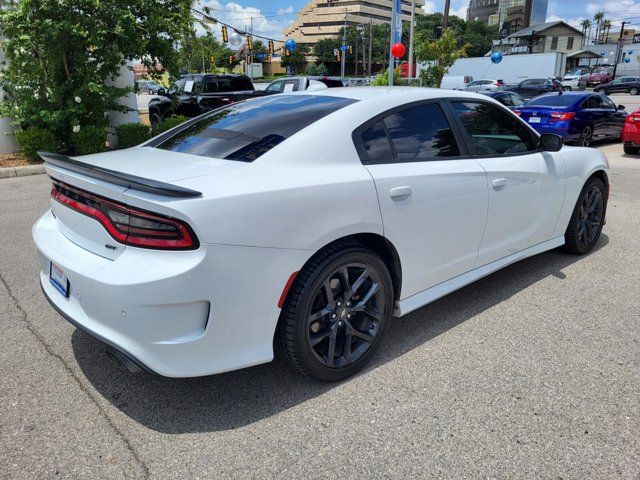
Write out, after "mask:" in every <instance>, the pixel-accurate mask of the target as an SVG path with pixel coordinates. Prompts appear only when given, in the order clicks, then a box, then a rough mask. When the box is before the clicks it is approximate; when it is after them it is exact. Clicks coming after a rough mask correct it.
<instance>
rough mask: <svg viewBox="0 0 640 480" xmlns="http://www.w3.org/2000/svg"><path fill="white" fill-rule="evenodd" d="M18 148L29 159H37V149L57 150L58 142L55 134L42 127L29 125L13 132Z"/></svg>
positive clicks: (58, 147)
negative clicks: (29, 126)
mask: <svg viewBox="0 0 640 480" xmlns="http://www.w3.org/2000/svg"><path fill="white" fill-rule="evenodd" d="M15 136H16V141H17V142H18V145H20V150H21V151H22V153H23V154H24V156H25V157H27V158H28V159H29V160H37V159H38V151H39V150H40V151H44V152H58V151H59V150H60V143H59V142H58V139H57V138H56V136H55V135H54V134H53V133H51V132H50V131H49V130H46V129H44V128H36V127H31V128H27V129H25V130H20V131H17V132H15Z"/></svg>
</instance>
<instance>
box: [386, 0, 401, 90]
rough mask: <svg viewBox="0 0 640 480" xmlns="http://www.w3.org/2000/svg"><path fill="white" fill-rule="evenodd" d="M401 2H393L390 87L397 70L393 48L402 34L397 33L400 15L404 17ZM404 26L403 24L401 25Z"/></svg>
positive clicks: (390, 41) (390, 35)
mask: <svg viewBox="0 0 640 480" xmlns="http://www.w3.org/2000/svg"><path fill="white" fill-rule="evenodd" d="M401 5H402V4H401V1H400V0H391V28H390V29H389V30H390V31H391V33H390V34H389V50H388V52H389V86H390V87H393V71H394V70H395V66H396V62H395V58H394V56H393V55H391V47H392V46H393V44H394V43H395V42H397V41H399V40H398V36H399V34H402V32H398V31H397V27H398V25H397V23H398V15H402V10H401V8H402V7H401ZM401 25H402V23H401Z"/></svg>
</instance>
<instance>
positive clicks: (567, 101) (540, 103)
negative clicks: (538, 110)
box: [525, 95, 578, 107]
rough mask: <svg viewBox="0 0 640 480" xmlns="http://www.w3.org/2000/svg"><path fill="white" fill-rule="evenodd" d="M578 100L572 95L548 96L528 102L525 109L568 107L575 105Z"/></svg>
mask: <svg viewBox="0 0 640 480" xmlns="http://www.w3.org/2000/svg"><path fill="white" fill-rule="evenodd" d="M577 100H578V99H577V98H576V97H575V96H572V95H549V96H545V97H538V98H534V99H533V100H529V101H528V102H527V103H526V104H525V105H526V106H527V107H568V106H570V105H573V104H574V103H576V101H577Z"/></svg>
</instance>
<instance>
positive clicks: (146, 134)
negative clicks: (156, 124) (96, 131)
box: [116, 122, 151, 148]
mask: <svg viewBox="0 0 640 480" xmlns="http://www.w3.org/2000/svg"><path fill="white" fill-rule="evenodd" d="M116 136H117V137H118V148H130V147H135V146H136V145H140V144H141V143H143V142H146V141H147V140H149V139H150V138H151V127H149V126H148V125H144V124H142V123H135V122H132V123H123V124H122V125H118V126H117V127H116Z"/></svg>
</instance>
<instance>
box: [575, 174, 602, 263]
mask: <svg viewBox="0 0 640 480" xmlns="http://www.w3.org/2000/svg"><path fill="white" fill-rule="evenodd" d="M606 206H607V204H606V198H605V186H604V183H602V180H600V179H599V178H596V177H591V178H590V179H589V180H588V181H587V183H586V185H585V186H584V188H583V189H582V192H581V193H580V197H579V198H578V202H577V203H576V206H575V208H574V210H573V215H572V216H571V221H570V223H569V227H568V228H567V231H566V233H565V248H566V249H567V250H568V251H569V252H571V253H575V254H579V255H583V254H585V253H588V252H590V251H591V250H592V249H593V247H594V246H595V244H596V243H597V242H598V239H599V238H600V234H601V233H602V227H603V226H604V220H605V213H606Z"/></svg>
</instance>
